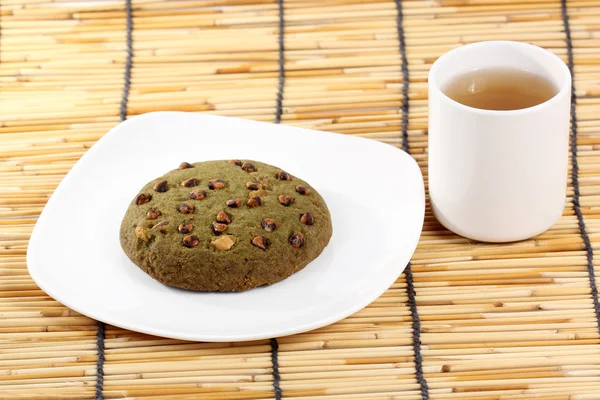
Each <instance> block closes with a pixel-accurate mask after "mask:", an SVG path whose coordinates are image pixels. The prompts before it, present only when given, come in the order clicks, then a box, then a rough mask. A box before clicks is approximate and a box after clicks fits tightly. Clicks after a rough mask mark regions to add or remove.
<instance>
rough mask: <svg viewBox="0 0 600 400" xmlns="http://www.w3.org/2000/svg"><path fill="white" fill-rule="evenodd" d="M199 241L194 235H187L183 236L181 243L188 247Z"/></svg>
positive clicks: (196, 244)
mask: <svg viewBox="0 0 600 400" xmlns="http://www.w3.org/2000/svg"><path fill="white" fill-rule="evenodd" d="M198 243H200V239H198V237H197V236H194V235H187V236H185V237H184V238H183V245H184V246H185V247H188V248H190V249H191V248H192V247H196V246H198Z"/></svg>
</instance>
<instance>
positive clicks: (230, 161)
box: [227, 160, 242, 167]
mask: <svg viewBox="0 0 600 400" xmlns="http://www.w3.org/2000/svg"><path fill="white" fill-rule="evenodd" d="M227 162H228V163H229V164H233V165H237V166H238V167H241V166H242V162H241V161H240V160H229V161H227Z"/></svg>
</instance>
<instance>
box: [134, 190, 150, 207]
mask: <svg viewBox="0 0 600 400" xmlns="http://www.w3.org/2000/svg"><path fill="white" fill-rule="evenodd" d="M150 200H152V195H151V194H147V193H140V194H139V195H138V197H136V199H135V204H137V205H138V206H141V205H142V204H146V203H147V202H149V201H150Z"/></svg>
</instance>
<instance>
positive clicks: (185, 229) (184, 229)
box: [177, 221, 194, 233]
mask: <svg viewBox="0 0 600 400" xmlns="http://www.w3.org/2000/svg"><path fill="white" fill-rule="evenodd" d="M192 229H194V225H192V224H190V223H189V222H186V221H183V222H182V223H181V224H180V225H179V226H178V227H177V230H178V231H179V233H190V232H191V231H192Z"/></svg>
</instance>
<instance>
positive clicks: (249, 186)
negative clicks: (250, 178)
mask: <svg viewBox="0 0 600 400" xmlns="http://www.w3.org/2000/svg"><path fill="white" fill-rule="evenodd" d="M246 189H248V190H260V189H262V185H261V184H260V183H258V182H246Z"/></svg>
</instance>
